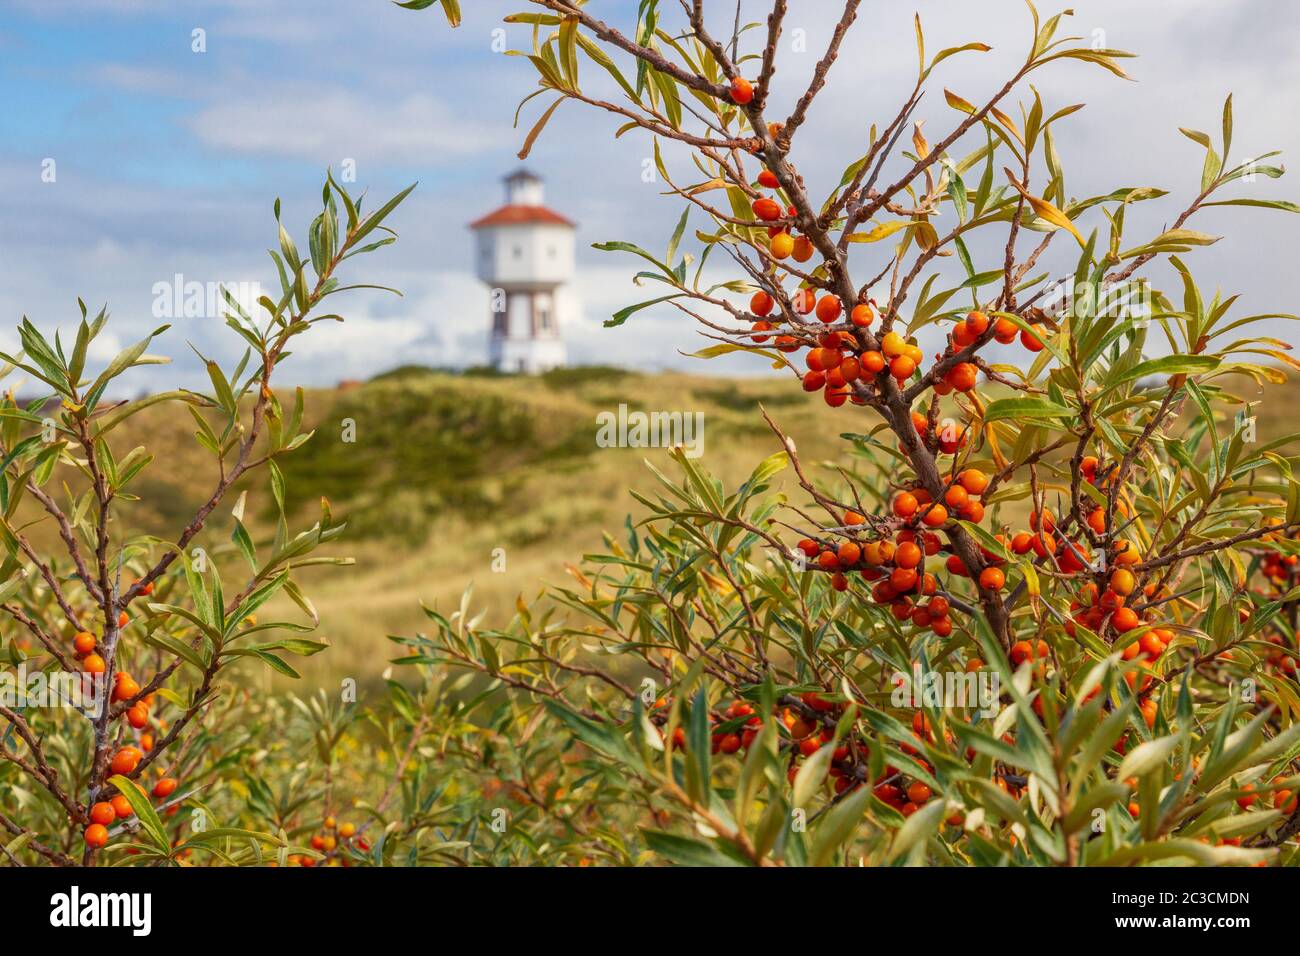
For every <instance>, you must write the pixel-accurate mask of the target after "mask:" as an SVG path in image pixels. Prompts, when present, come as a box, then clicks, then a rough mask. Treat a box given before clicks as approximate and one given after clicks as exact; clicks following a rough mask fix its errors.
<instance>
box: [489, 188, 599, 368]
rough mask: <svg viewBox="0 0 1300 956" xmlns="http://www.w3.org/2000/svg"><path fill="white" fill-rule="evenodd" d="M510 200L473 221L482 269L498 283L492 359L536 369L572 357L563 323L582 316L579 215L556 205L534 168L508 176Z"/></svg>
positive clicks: (494, 288)
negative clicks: (577, 281) (574, 286)
mask: <svg viewBox="0 0 1300 956" xmlns="http://www.w3.org/2000/svg"><path fill="white" fill-rule="evenodd" d="M505 183H506V204H505V205H504V206H502V207H501V208H500V209H497V210H496V211H494V212H491V213H488V214H487V215H486V216H484V217H483V218H482V219H479V220H477V221H475V222H473V223H471V224H470V229H472V230H473V231H474V234H475V237H476V241H477V244H478V249H477V253H476V254H477V265H476V271H477V273H478V277H479V278H480V279H482V280H483V281H484V282H486V283H487V284H488V286H489V288H491V290H492V301H491V315H492V326H491V332H490V335H489V339H488V364H490V365H492V366H493V367H494V368H496V369H497V370H498V371H502V372H524V373H528V374H536V373H538V372H545V371H546V370H547V369H552V368H556V367H558V366H561V365H563V364H564V339H563V338H561V334H560V329H561V327H562V326H563V325H564V324H565V323H566V322H567V321H568V320H569V319H572V318H575V317H576V312H577V305H576V302H575V301H574V300H573V299H572V297H571V294H570V290H568V289H566V288H564V286H566V285H567V284H568V283H569V282H570V281H571V280H572V279H573V266H574V229H575V226H574V224H573V222H571V221H570V220H568V219H566V218H565V217H564V216H561V215H560V214H559V213H557V212H554V211H553V210H551V209H548V208H547V207H546V205H545V203H544V199H545V196H544V193H543V190H542V181H541V179H539V178H538V177H537V176H535V175H533V174H532V173H530V172H529V171H528V170H526V169H520V170H518V171H516V172H514V173H511V174H510V175H509V176H507V177H506V178H505Z"/></svg>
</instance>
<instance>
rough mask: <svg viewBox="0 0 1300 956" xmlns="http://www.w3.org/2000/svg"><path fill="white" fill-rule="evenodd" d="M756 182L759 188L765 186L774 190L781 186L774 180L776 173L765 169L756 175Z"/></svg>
mask: <svg viewBox="0 0 1300 956" xmlns="http://www.w3.org/2000/svg"><path fill="white" fill-rule="evenodd" d="M758 182H759V185H760V186H766V187H767V188H768V189H776V188H777V187H778V186H780V185H781V181H780V180H779V179H777V178H776V173H774V172H772V170H770V169H765V170H763V171H762V172H761V173H759V174H758Z"/></svg>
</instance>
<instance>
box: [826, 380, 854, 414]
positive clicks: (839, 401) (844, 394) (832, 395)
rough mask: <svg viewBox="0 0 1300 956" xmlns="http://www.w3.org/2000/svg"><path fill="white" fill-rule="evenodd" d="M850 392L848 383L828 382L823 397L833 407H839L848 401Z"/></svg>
mask: <svg viewBox="0 0 1300 956" xmlns="http://www.w3.org/2000/svg"><path fill="white" fill-rule="evenodd" d="M850 393H851V389H850V388H849V387H848V386H847V385H839V386H836V385H831V384H828V385H827V386H826V391H824V392H822V398H824V399H825V400H826V404H827V405H829V406H830V407H831V408H839V407H840V406H841V405H843V404H844V403H845V402H846V401H848V399H849V395H850Z"/></svg>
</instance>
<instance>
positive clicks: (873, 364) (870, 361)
mask: <svg viewBox="0 0 1300 956" xmlns="http://www.w3.org/2000/svg"><path fill="white" fill-rule="evenodd" d="M858 361H859V363H860V365H861V367H862V370H863V371H864V372H866V373H867V374H868V375H878V374H880V371H881V370H882V369H883V368H884V367H885V357H884V356H883V355H881V354H880V353H879V352H863V353H862V358H861V359H859V360H858Z"/></svg>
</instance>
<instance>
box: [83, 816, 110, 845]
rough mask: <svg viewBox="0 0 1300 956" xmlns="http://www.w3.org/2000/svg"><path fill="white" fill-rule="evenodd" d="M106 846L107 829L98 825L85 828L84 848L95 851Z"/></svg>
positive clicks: (94, 824)
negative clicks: (90, 848)
mask: <svg viewBox="0 0 1300 956" xmlns="http://www.w3.org/2000/svg"><path fill="white" fill-rule="evenodd" d="M107 844H108V828H107V827H105V826H104V825H102V824H99V823H92V824H91V825H90V826H88V827H86V846H88V847H92V848H94V849H96V850H98V849H101V848H102V847H104V846H106V845H107Z"/></svg>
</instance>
